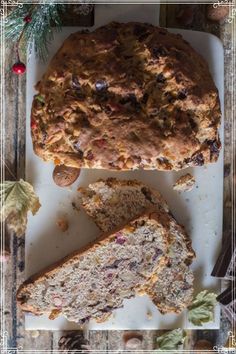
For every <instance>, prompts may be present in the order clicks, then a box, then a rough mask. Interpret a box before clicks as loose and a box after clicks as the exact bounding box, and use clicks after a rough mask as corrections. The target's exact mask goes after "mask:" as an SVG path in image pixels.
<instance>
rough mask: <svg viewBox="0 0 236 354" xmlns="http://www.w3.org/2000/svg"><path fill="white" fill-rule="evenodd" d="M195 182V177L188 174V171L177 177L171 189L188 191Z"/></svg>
mask: <svg viewBox="0 0 236 354" xmlns="http://www.w3.org/2000/svg"><path fill="white" fill-rule="evenodd" d="M195 182H196V181H195V178H194V177H193V176H192V175H190V173H187V174H186V175H184V176H181V177H180V178H179V179H177V181H176V182H175V184H174V185H173V189H174V190H176V191H182V192H189V191H191V190H192V189H193V186H194V184H195Z"/></svg>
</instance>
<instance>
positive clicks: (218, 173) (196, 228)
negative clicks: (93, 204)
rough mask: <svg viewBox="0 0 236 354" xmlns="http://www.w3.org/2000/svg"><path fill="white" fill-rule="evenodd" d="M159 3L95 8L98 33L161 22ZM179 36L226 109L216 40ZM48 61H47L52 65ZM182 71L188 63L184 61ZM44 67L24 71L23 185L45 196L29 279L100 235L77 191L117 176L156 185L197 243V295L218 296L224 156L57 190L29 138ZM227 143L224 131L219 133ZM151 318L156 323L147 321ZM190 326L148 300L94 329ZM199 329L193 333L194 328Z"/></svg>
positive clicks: (88, 174) (35, 223) (87, 176)
mask: <svg viewBox="0 0 236 354" xmlns="http://www.w3.org/2000/svg"><path fill="white" fill-rule="evenodd" d="M158 12H159V7H158V6H157V5H99V6H97V5H96V12H95V13H96V16H95V27H98V26H100V25H103V24H106V23H108V22H110V21H111V20H119V21H120V22H127V21H140V22H150V23H152V24H154V25H155V24H156V25H157V24H158V19H159V14H158ZM77 30H78V28H75V27H73V28H72V27H71V28H68V27H67V28H63V30H62V32H61V33H57V34H56V36H55V40H54V42H53V43H52V45H51V47H50V48H51V49H50V58H51V57H52V56H53V55H54V54H55V52H56V50H57V49H58V48H59V47H60V46H61V44H62V42H63V40H64V39H65V38H67V36H68V35H69V34H70V33H72V32H75V31H77ZM171 31H172V32H178V33H180V34H182V35H183V37H184V38H185V39H186V40H187V41H189V42H190V43H191V45H192V46H193V47H194V48H195V49H196V50H197V51H198V52H199V53H201V54H202V55H203V56H204V58H205V59H206V60H207V62H208V63H209V66H210V70H211V73H212V76H213V78H214V81H215V83H216V85H217V87H218V89H219V92H220V98H221V108H222V112H223V111H224V108H223V96H224V95H223V88H224V78H223V72H224V70H223V48H222V44H221V42H220V40H219V39H217V38H216V37H214V36H212V35H210V34H207V33H201V32H193V31H185V30H173V29H172V30H171ZM50 58H49V59H50ZM183 65H184V63H183ZM46 67H47V64H42V63H39V62H38V61H37V60H36V59H35V56H34V54H32V55H31V57H30V59H29V63H28V70H27V132H26V133H27V135H26V179H27V180H28V181H29V182H31V183H32V184H33V185H34V187H35V190H36V193H37V194H38V195H39V197H40V202H41V204H42V207H41V208H40V210H39V211H38V213H37V215H36V216H34V217H32V216H30V217H29V222H28V227H27V232H26V276H27V277H28V276H30V275H32V274H34V273H35V272H37V271H39V270H41V269H43V268H44V267H46V266H48V265H50V264H52V263H54V262H55V261H58V260H59V259H61V258H62V257H64V256H65V255H67V254H68V253H70V252H72V251H74V250H76V249H78V248H80V247H81V246H84V245H85V244H87V243H88V242H89V241H91V240H94V239H95V238H96V237H97V236H98V235H99V233H100V232H99V230H98V228H97V227H96V226H95V225H94V223H93V222H92V221H91V220H90V219H89V218H88V217H87V216H86V214H85V213H84V212H83V211H80V212H79V213H78V211H75V210H73V208H72V205H71V203H72V202H73V201H75V202H76V200H77V199H78V197H77V196H78V192H77V191H76V190H77V188H78V186H87V185H88V184H89V183H90V182H94V181H96V180H97V179H98V178H101V177H103V178H106V177H111V176H115V177H117V178H126V179H132V178H136V179H139V180H141V181H143V182H145V183H147V184H148V185H150V186H152V187H156V188H157V189H158V190H159V191H160V192H161V193H162V194H163V196H164V197H165V199H166V200H167V202H168V204H169V206H170V209H171V211H172V213H173V214H174V215H175V217H176V219H177V220H178V221H179V222H180V223H182V224H183V225H184V226H185V227H186V230H187V231H188V233H189V235H190V237H191V238H192V241H193V248H194V249H195V251H196V254H197V257H196V260H195V261H194V263H193V265H192V268H193V270H194V272H195V284H194V286H195V292H196V293H197V292H198V291H200V290H203V289H205V288H207V289H208V288H209V289H212V290H215V291H219V290H220V284H219V281H218V280H217V279H215V278H213V277H211V276H210V273H211V271H212V268H213V266H214V263H215V260H216V257H217V254H218V248H219V246H220V243H221V233H222V205H223V151H221V153H220V158H219V160H218V162H217V163H216V164H212V165H209V166H207V167H198V168H189V169H186V170H183V171H179V172H160V171H159V172H158V171H133V172H132V171H131V172H110V171H105V170H101V171H99V170H90V171H89V170H82V171H81V175H80V177H79V179H78V180H77V181H76V182H75V183H74V185H73V186H72V187H68V188H60V187H57V186H56V185H55V184H54V183H53V180H52V171H53V168H54V166H53V164H52V163H45V162H43V161H42V160H41V159H39V158H38V157H37V156H36V155H35V154H34V152H33V149H32V142H31V137H30V110H31V103H32V98H33V95H34V93H35V91H34V88H33V87H34V85H35V83H36V82H37V81H38V80H39V79H40V78H41V75H42V74H43V73H44V71H45V69H46ZM221 141H223V127H222V128H221ZM187 172H190V173H191V174H193V175H194V176H195V178H196V181H197V182H196V187H195V188H194V189H193V190H192V191H191V192H188V193H181V194H179V193H178V192H176V191H174V190H173V189H172V184H173V182H174V181H175V180H176V179H177V178H178V177H179V176H181V175H183V174H186V173H187ZM59 216H66V217H67V219H68V220H69V230H68V231H67V232H65V233H63V232H61V231H60V230H59V229H58V227H57V225H56V221H57V218H58V217H59ZM148 313H151V314H152V315H151V318H150V316H149V315H148ZM219 319H220V312H219V308H217V309H216V313H215V320H214V322H212V323H209V324H207V325H205V326H204V328H211V329H213V328H219ZM25 327H26V329H48V330H67V329H77V328H78V326H77V324H75V323H71V322H68V321H67V320H66V319H64V318H63V317H59V318H57V319H56V320H53V321H51V320H48V319H47V317H46V316H40V317H37V316H32V315H28V314H27V315H26V321H25ZM177 327H182V328H186V329H187V328H192V326H191V324H189V323H188V321H187V317H186V312H183V313H182V314H181V315H172V314H170V315H161V314H160V313H159V312H158V310H157V309H156V307H155V306H154V305H153V304H152V302H151V301H150V299H149V298H148V297H147V296H143V297H136V298H134V299H129V300H125V301H124V307H123V308H122V309H119V310H116V311H114V314H113V316H112V317H111V318H110V319H109V320H108V321H107V322H104V323H100V324H98V323H96V322H93V321H90V323H89V326H88V328H89V329H99V330H102V329H103V330H109V329H172V328H177ZM195 328H196V327H195Z"/></svg>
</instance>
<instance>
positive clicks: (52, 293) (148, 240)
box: [17, 210, 169, 323]
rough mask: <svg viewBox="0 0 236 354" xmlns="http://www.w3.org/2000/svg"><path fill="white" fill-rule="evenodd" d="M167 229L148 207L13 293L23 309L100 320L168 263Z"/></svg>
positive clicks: (137, 290) (150, 280)
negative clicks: (147, 209)
mask: <svg viewBox="0 0 236 354" xmlns="http://www.w3.org/2000/svg"><path fill="white" fill-rule="evenodd" d="M168 243H169V233H168V232H166V226H165V219H164V218H163V215H162V214H161V213H159V212H156V211H155V212H153V211H152V210H150V211H148V212H146V213H145V214H143V215H142V216H139V217H138V218H135V219H134V220H133V221H131V222H129V223H128V224H126V225H125V226H123V227H121V228H119V229H117V230H116V231H113V232H112V233H110V234H108V235H104V236H102V237H101V238H99V239H97V240H96V241H95V242H94V243H93V244H90V245H88V246H87V247H86V248H84V249H81V250H79V251H78V252H75V253H73V254H72V255H70V256H68V257H66V258H65V259H64V260H62V261H61V262H60V263H58V264H56V265H54V266H52V267H51V268H50V269H47V270H45V271H42V272H40V273H39V274H37V275H35V276H33V277H31V278H30V279H29V280H28V281H26V282H25V283H24V284H23V285H22V286H21V287H20V288H19V290H18V292H17V301H18V303H19V304H20V306H21V308H22V310H24V311H26V312H31V313H33V314H36V315H40V314H48V315H49V318H51V319H52V318H55V317H56V316H58V315H59V314H61V315H64V316H65V317H66V318H67V319H68V320H70V321H76V322H80V323H83V321H86V320H88V319H90V318H93V319H96V320H98V321H102V320H104V319H105V318H106V317H108V316H109V315H110V314H111V312H112V311H113V310H114V309H116V308H119V307H122V304H123V300H124V299H128V298H131V297H133V296H135V294H136V293H139V292H141V291H142V289H143V288H144V287H145V285H146V283H147V282H148V283H151V282H153V281H155V278H156V274H157V272H158V269H159V268H162V267H163V266H164V265H165V263H166V254H167V250H168Z"/></svg>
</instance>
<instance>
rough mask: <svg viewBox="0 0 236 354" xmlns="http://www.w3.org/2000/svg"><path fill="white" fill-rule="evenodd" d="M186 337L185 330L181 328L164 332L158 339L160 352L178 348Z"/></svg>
mask: <svg viewBox="0 0 236 354" xmlns="http://www.w3.org/2000/svg"><path fill="white" fill-rule="evenodd" d="M185 337H186V335H185V332H184V331H183V330H182V329H180V328H178V329H174V330H173V331H170V332H167V333H165V334H163V335H162V336H160V337H158V338H157V339H156V342H157V344H158V352H159V351H165V350H168V351H170V350H178V348H179V346H180V345H181V344H183V342H184V339H185ZM173 353H174V352H173Z"/></svg>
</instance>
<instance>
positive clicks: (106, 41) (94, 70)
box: [31, 22, 221, 170]
mask: <svg viewBox="0 0 236 354" xmlns="http://www.w3.org/2000/svg"><path fill="white" fill-rule="evenodd" d="M183 63H184V64H183ZM36 89H37V91H38V95H36V96H35V97H34V100H33V105H32V113H31V126H32V128H31V133H32V140H33V146H34V151H35V153H36V154H37V155H38V156H40V157H41V158H43V159H44V160H45V161H50V160H52V161H54V162H55V164H64V165H66V166H71V167H76V168H97V169H109V170H132V169H145V170H152V169H158V170H179V169H182V168H186V167H188V166H201V165H204V164H207V163H210V162H215V161H217V159H218V155H219V151H220V148H221V143H220V140H219V136H218V127H219V124H220V118H221V113H220V105H219V96H218V91H217V89H216V87H215V84H214V82H213V80H212V78H211V75H210V72H209V69H208V66H207V64H206V62H205V61H204V60H203V58H202V57H201V56H200V55H199V54H198V53H197V52H195V51H194V50H193V48H192V47H191V46H190V45H189V44H188V43H187V42H186V41H185V40H183V39H182V37H181V36H180V35H176V34H172V33H169V32H168V31H167V30H165V29H163V28H159V27H154V26H152V25H150V24H141V23H135V22H133V23H125V24H124V23H114V22H113V23H110V24H108V25H106V26H103V27H101V28H98V29H96V30H95V31H93V32H90V33H81V32H78V33H74V34H71V35H70V36H69V38H68V39H66V41H65V42H64V43H63V45H62V47H61V48H60V49H59V51H58V52H57V53H56V55H55V56H54V58H53V59H52V61H51V62H50V65H49V67H48V69H47V71H46V73H45V74H44V75H43V77H42V79H41V81H40V82H38V84H37V85H36Z"/></svg>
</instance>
